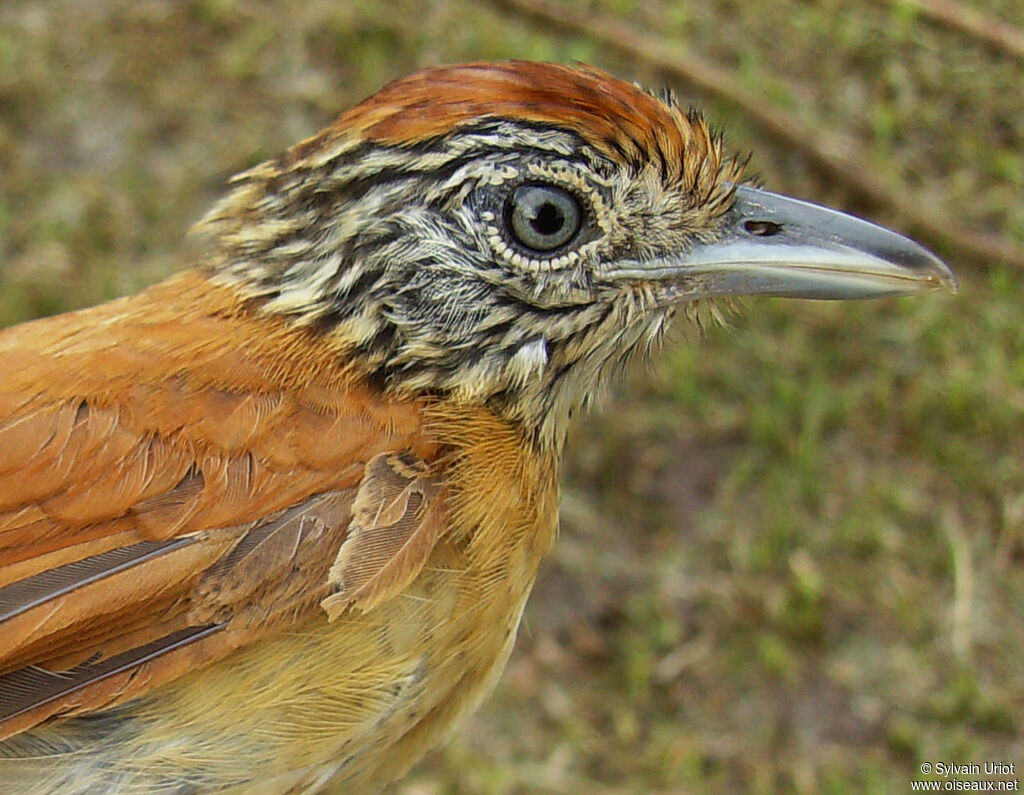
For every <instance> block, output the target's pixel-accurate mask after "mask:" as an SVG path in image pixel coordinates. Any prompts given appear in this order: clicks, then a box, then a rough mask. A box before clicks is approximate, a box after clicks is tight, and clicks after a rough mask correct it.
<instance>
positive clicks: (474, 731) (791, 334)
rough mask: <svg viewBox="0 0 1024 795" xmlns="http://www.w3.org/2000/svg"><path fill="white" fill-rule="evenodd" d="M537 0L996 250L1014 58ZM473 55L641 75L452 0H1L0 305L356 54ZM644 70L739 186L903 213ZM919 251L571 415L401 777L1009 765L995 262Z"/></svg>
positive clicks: (1012, 534)
mask: <svg viewBox="0 0 1024 795" xmlns="http://www.w3.org/2000/svg"><path fill="white" fill-rule="evenodd" d="M561 6H562V7H563V8H566V9H573V10H579V9H581V8H582V9H585V10H586V12H587V13H588V14H595V15H596V14H601V15H607V16H609V17H611V18H613V19H615V20H618V21H620V22H622V23H624V24H628V25H630V26H632V27H634V28H637V29H640V30H643V31H647V32H648V33H652V34H654V35H657V36H659V37H660V38H661V39H662V40H663V41H664V42H665V43H666V44H667V45H670V46H672V47H676V48H678V49H679V50H680V51H681V52H691V53H696V54H699V55H701V56H703V57H706V58H708V59H711V60H712V61H713V62H714V63H717V64H719V65H720V66H722V67H723V68H725V69H727V70H728V71H729V72H730V73H731V74H732V75H733V76H734V77H735V78H736V79H738V80H739V81H741V83H742V85H744V86H745V87H746V88H748V89H749V90H752V91H755V92H757V93H758V94H759V95H760V96H761V97H763V101H764V103H766V104H769V105H771V106H773V107H775V108H778V109H779V110H781V111H785V112H786V113H788V114H790V115H791V116H792V117H793V118H795V119H798V120H799V121H800V122H801V123H805V124H808V125H811V126H814V127H817V128H820V129H827V130H829V131H830V133H831V134H832V135H834V136H836V140H838V141H840V142H843V141H846V142H849V144H850V145H851V146H856V147H858V148H860V149H861V150H863V151H864V152H866V156H867V158H868V163H867V167H869V168H870V169H871V171H872V174H873V175H874V176H875V177H876V178H877V179H880V180H882V181H883V182H884V183H885V184H888V185H893V186H903V187H905V188H907V189H910V190H912V191H913V195H914V196H915V197H916V199H917V200H918V201H920V202H921V204H922V207H925V208H928V209H933V210H936V211H941V212H944V213H947V214H948V215H950V216H952V217H954V218H956V219H957V221H958V223H961V224H963V225H965V226H966V227H968V228H970V229H973V230H977V231H984V232H988V233H991V234H995V235H999V236H1003V237H1004V238H1005V239H1006V240H1010V241H1016V243H1018V244H1022V243H1024V200H1022V197H1024V132H1022V131H1024V90H1022V85H1024V63H1022V61H1021V60H1020V59H1019V58H1015V57H1014V56H1013V55H1012V54H1009V53H1007V52H1004V51H1000V50H999V49H997V48H993V47H991V46H988V45H985V44H982V43H979V42H978V41H975V40H973V39H972V38H971V37H969V36H967V35H965V34H963V33H960V32H957V31H954V30H951V29H948V28H946V27H943V26H941V25H938V24H936V23H934V22H932V21H930V20H928V19H926V18H924V17H922V16H921V15H920V14H919V13H917V12H916V11H915V10H914V8H913V6H912V4H909V3H901V2H899V0H878V2H852V1H851V2H842V1H841V0H814V1H813V2H812V1H810V0H782V1H781V2H776V3H771V4H768V3H755V2H752V1H751V2H745V1H744V0H702V1H701V2H669V0H653V1H646V2H641V1H640V0H594V1H593V2H582V0H561ZM977 7H978V8H981V9H983V10H985V11H987V12H988V13H990V14H992V15H993V16H995V17H999V18H1002V19H1003V20H1005V21H1008V22H1019V21H1020V20H1021V18H1022V16H1024V6H1022V4H1021V2H1020V0H990V1H989V2H984V3H981V2H978V3H977ZM504 57H521V58H535V59H545V60H555V61H569V60H572V59H580V60H584V61H587V62H590V63H594V64H597V65H599V66H602V67H604V68H607V69H609V70H611V71H613V72H616V73H618V74H620V75H622V76H626V77H631V78H637V79H641V80H643V81H644V82H647V83H649V84H654V85H658V84H661V83H669V84H673V81H672V80H671V79H670V78H668V77H667V76H666V75H663V74H660V73H659V72H658V71H657V70H655V69H653V68H651V67H650V66H648V65H646V64H645V63H643V62H642V61H641V60H638V59H636V58H633V59H627V58H625V57H623V56H617V55H616V54H615V52H614V51H613V49H612V48H610V47H609V46H607V44H606V43H603V42H599V41H596V40H593V39H591V38H588V37H587V36H583V35H573V34H571V33H567V32H565V31H561V32H558V33H552V32H549V31H548V30H545V28H544V26H543V25H539V24H538V23H536V22H531V21H529V20H526V19H524V18H522V17H518V16H516V15H515V14H510V13H509V12H507V11H505V12H502V11H499V10H496V9H495V8H494V7H492V6H491V5H490V4H488V3H470V2H466V1H465V0H431V1H429V2H422V1H417V2H414V1H413V0H398V2H392V3H380V2H370V1H369V0H365V1H364V0H352V1H351V2H345V1H344V0H330V1H328V0H310V1H309V2H299V0H281V2H259V1H258V0H188V1H183V2H169V1H168V2H161V1H159V0H132V1H130V2H129V1H128V0H125V1H123V2H122V1H121V0H92V1H91V2H83V0H45V1H39V2H32V1H30V0H4V2H3V3H0V325H6V324H11V323H15V322H18V321H21V320H25V319H28V318H30V317H34V316H38V315H42V314H49V313H53V312H58V311H63V310H67V309H70V308H73V307H78V306H83V305H87V304H91V303H94V302H97V301H100V300H103V299H105V298H107V297H110V296H114V295H118V294H123V293H126V292H130V291H133V290H136V289H138V288H140V287H142V286H143V285H146V284H149V283H152V282H153V281H156V280H157V279H159V278H160V277H161V276H163V275H165V274H167V273H169V272H171V271H172V270H174V269H176V268H181V267H185V266H187V265H188V264H189V261H190V257H191V256H192V252H191V250H190V248H189V245H188V244H187V243H185V242H184V241H183V234H184V232H185V230H186V229H187V228H188V227H189V225H190V224H191V223H192V222H194V221H195V220H196V219H197V218H198V217H199V216H200V215H201V214H202V212H203V211H204V209H205V208H206V207H207V206H208V205H209V204H210V202H211V201H212V200H213V199H214V198H215V197H216V196H217V195H218V194H219V193H220V191H221V190H223V187H224V184H225V181H226V179H227V178H228V177H229V176H230V175H231V174H232V173H234V172H236V171H238V170H241V169H243V168H245V167H247V166H250V165H252V164H254V163H256V162H258V161H260V160H262V159H264V158H267V157H269V156H272V155H274V154H276V153H277V152H279V151H280V150H281V149H282V148H284V147H285V146H287V145H288V144H290V143H292V142H293V141H295V140H297V139H299V138H301V137H304V136H306V135H309V134H311V133H313V132H314V131H316V130H317V129H318V128H319V127H320V126H322V125H323V124H325V123H326V122H328V121H329V120H330V119H331V118H332V117H333V116H334V115H335V114H336V113H337V112H338V111H340V110H341V109H342V108H344V107H346V106H348V105H350V104H351V103H353V102H355V101H357V100H358V99H360V98H362V97H363V96H365V95H367V94H369V93H371V92H372V91H373V90H375V89H376V88H377V87H378V86H379V85H380V84H381V83H383V82H384V81H386V80H388V79H391V78H394V77H398V76H400V75H402V74H405V73H407V72H409V71H411V70H413V69H415V68H417V67H419V66H423V65H427V64H432V63H438V62H445V61H461V60H469V59H478V58H504ZM674 85H675V87H676V89H677V90H678V91H679V93H680V95H681V96H683V97H690V96H694V97H695V99H697V100H699V101H700V103H701V104H702V105H704V106H705V108H706V110H707V112H708V114H709V115H710V116H711V117H712V118H713V119H715V120H717V121H718V122H719V123H720V124H721V125H723V126H724V127H725V129H726V130H727V131H728V133H729V135H730V138H731V139H732V140H733V142H734V144H735V145H736V146H737V147H738V148H740V149H743V150H749V151H753V152H754V158H753V166H754V168H755V170H756V171H757V172H759V173H760V174H761V175H763V177H764V178H765V180H766V182H767V184H768V185H769V186H770V187H771V188H773V189H775V190H779V191H784V192H791V193H793V194H796V195H800V196H804V197H807V198H811V199H814V200H818V201H822V202H827V203H831V204H834V205H837V206H840V207H845V208H847V209H852V210H854V211H857V212H860V213H861V214H865V215H868V216H870V217H873V218H876V219H877V220H880V221H881V222H884V223H887V224H890V225H892V226H895V227H897V228H901V227H902V226H903V223H902V220H901V218H900V217H898V216H892V215H887V214H886V211H885V209H884V208H882V207H878V206H872V205H870V204H866V203H864V202H863V201H860V200H858V199H857V197H856V196H855V195H853V194H851V192H850V191H849V190H848V189H846V188H845V187H844V185H843V184H842V183H841V181H837V180H834V179H830V178H828V177H827V176H823V175H822V174H821V173H820V172H818V171H817V170H816V169H815V168H814V167H813V166H812V165H811V164H809V163H808V162H807V160H806V158H804V157H803V156H802V155H801V154H800V153H799V152H797V151H794V149H793V148H792V147H785V146H780V145H778V144H777V143H775V142H774V141H773V140H771V139H770V138H768V137H767V136H765V135H764V134H763V133H760V132H759V130H758V128H757V126H756V125H755V124H754V123H752V122H751V121H750V120H749V119H747V118H745V117H744V115H743V114H742V113H740V112H737V111H735V110H733V109H731V107H730V106H729V105H728V104H726V103H723V102H721V101H719V100H718V98H716V97H714V96H710V97H708V96H704V97H700V96H695V95H694V92H693V90H692V87H691V86H688V85H686V84H685V83H675V84H674ZM940 251H941V253H943V254H945V255H946V256H947V257H948V258H949V260H950V262H951V264H952V265H953V267H954V268H955V269H956V270H957V272H958V275H959V276H960V279H961V293H960V295H958V296H955V297H953V296H940V295H929V296H925V297H919V298H914V299H901V300H888V301H881V302H874V303H860V304H826V303H815V302H785V301H777V300H758V301H750V302H748V304H747V306H746V309H745V312H744V313H743V316H742V317H741V318H740V319H739V320H737V321H735V322H734V324H733V328H729V329H716V330H713V331H711V332H710V333H709V334H708V335H707V336H706V338H704V339H696V338H691V339H683V338H681V339H679V340H678V341H677V342H676V343H674V344H672V345H670V346H669V347H668V350H666V351H665V352H664V353H663V355H661V356H660V357H659V358H658V359H657V360H656V362H655V363H654V365H653V366H652V367H651V368H650V370H651V372H642V371H638V372H636V373H633V374H631V375H630V376H629V377H628V378H627V379H626V382H625V383H624V384H622V385H621V388H620V389H618V390H617V393H616V394H617V397H616V398H614V399H613V400H611V401H610V402H609V403H608V404H607V405H606V406H605V407H604V409H603V411H602V412H601V413H599V414H597V415H595V416H593V417H590V418H588V419H586V420H584V421H583V422H581V423H580V425H579V427H578V428H577V430H576V432H575V434H574V436H573V439H572V442H571V446H570V454H569V460H568V467H567V473H566V494H565V501H564V510H563V532H562V537H561V539H560V542H559V544H558V547H557V550H556V552H555V553H554V555H553V556H552V559H551V560H550V561H549V562H548V564H547V566H546V567H545V568H544V570H543V572H542V575H541V578H540V580H539V582H538V585H537V588H536V591H535V595H534V598H533V599H532V601H531V603H530V606H529V609H528V610H527V615H526V619H525V626H524V630H523V632H522V634H521V637H520V641H519V644H518V647H517V650H516V652H515V655H514V657H513V659H512V661H511V663H510V665H509V669H508V671H507V673H506V676H505V677H504V679H503V681H502V683H501V685H500V686H499V688H498V690H497V692H496V693H495V695H494V697H493V698H492V699H491V700H490V701H489V702H488V703H487V704H486V706H485V707H484V708H483V709H482V710H481V712H480V713H479V714H478V715H477V716H476V717H475V718H474V719H473V720H472V721H471V722H469V723H468V725H465V726H464V727H462V730H461V731H460V732H459V733H458V734H457V735H456V736H455V738H454V739H453V740H452V742H451V743H450V744H448V745H447V746H446V747H445V748H444V749H442V750H439V751H438V752H436V753H434V754H432V755H431V756H429V757H428V758H427V759H426V760H425V762H424V763H423V764H421V765H420V766H419V767H418V768H417V769H416V771H415V772H414V774H413V775H412V776H410V778H409V779H408V780H407V781H405V782H404V783H403V784H402V785H401V786H399V787H397V788H396V792H403V793H407V795H435V794H438V795H439V794H440V793H519V792H524V793H525V792H537V793H563V792H565V793H571V792H596V793H611V792H622V793H647V792H664V793H669V792H671V793H682V792H737V793H746V792H750V793H775V792H794V793H819V792H820V793H860V792H869V793H875V792H878V793H888V792H907V791H909V782H910V780H911V779H912V778H915V777H918V775H917V769H918V766H919V765H920V763H921V762H924V761H930V762H936V761H943V762H957V763H967V762H979V763H981V762H984V761H999V762H1007V763H1010V762H1013V763H1015V764H1016V765H1017V769H1018V775H1019V773H1020V771H1022V769H1024V740H1022V739H1021V738H1022V735H1024V577H1022V571H1024V455H1022V454H1024V449H1022V448H1024V323H1022V312H1021V300H1022V298H1024V279H1022V274H1021V273H1020V272H1019V271H1018V270H1016V269H1014V268H1012V267H1010V266H1007V265H1003V264H1000V263H999V262H994V261H985V262H979V261H969V260H966V259H964V258H962V257H960V256H959V255H958V254H957V250H956V248H955V247H950V248H947V249H946V250H940ZM0 377H2V374H0Z"/></svg>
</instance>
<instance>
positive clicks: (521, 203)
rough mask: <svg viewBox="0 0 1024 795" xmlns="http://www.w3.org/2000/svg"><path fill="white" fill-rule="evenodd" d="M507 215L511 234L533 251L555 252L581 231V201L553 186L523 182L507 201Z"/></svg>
mask: <svg viewBox="0 0 1024 795" xmlns="http://www.w3.org/2000/svg"><path fill="white" fill-rule="evenodd" d="M506 218H507V223H508V225H509V227H510V228H511V231H512V235H513V236H514V237H515V239H516V240H517V241H518V242H519V243H520V244H521V245H523V246H525V247H526V248H528V249H532V250H533V251H544V252H547V251H554V250H555V249H557V248H560V247H562V246H564V245H565V244H566V243H568V242H569V241H570V240H572V239H573V237H575V235H576V233H577V232H578V231H579V230H580V223H581V220H582V213H581V212H580V205H579V202H577V201H576V198H575V197H574V196H573V195H572V194H571V193H569V192H568V191H567V190H563V189H562V188H556V187H554V186H551V185H520V186H519V187H518V188H516V189H515V190H514V191H513V192H512V195H511V196H510V197H509V200H508V207H507V210H506Z"/></svg>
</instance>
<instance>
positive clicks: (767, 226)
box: [743, 221, 782, 237]
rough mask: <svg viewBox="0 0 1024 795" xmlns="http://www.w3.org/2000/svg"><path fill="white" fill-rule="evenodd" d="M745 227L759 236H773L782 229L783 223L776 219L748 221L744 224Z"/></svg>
mask: <svg viewBox="0 0 1024 795" xmlns="http://www.w3.org/2000/svg"><path fill="white" fill-rule="evenodd" d="M743 228H744V229H746V230H747V231H748V232H749V233H750V234H752V235H757V236H758V237H771V236H772V235H777V234H778V233H779V232H781V231H782V225H781V224H777V223H775V222H774V221H747V222H746V223H744V224H743Z"/></svg>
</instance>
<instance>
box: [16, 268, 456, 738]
mask: <svg viewBox="0 0 1024 795" xmlns="http://www.w3.org/2000/svg"><path fill="white" fill-rule="evenodd" d="M218 290H221V292H220V293H218ZM222 293H223V288H214V287H213V286H212V285H210V284H209V283H207V282H205V281H204V280H203V278H202V277H201V276H200V275H198V274H195V273H192V274H185V275H183V276H181V277H177V278H176V279H175V280H171V281H169V282H167V283H165V284H164V285H160V286H158V287H156V288H152V289H151V290H150V291H147V292H145V293H142V294H140V295H139V296H135V297H133V298H130V299H122V300H120V301H116V302H112V303H110V304H107V305H104V306H100V307H95V308H93V309H90V310H85V311H83V312H79V313H74V314H71V315H66V316H60V317H57V318H50V319H47V320H43V321H36V322H35V323H31V324H27V325H25V326H20V327H16V328H14V329H9V330H7V331H5V332H2V333H0V371H4V372H5V373H11V374H12V375H11V376H10V377H9V378H7V377H5V379H4V381H3V382H2V383H0V736H5V735H9V734H10V733H13V732H18V731H22V730H24V729H26V728H30V727H31V726H33V725H36V724H37V723H38V722H40V721H43V720H46V719H48V718H50V717H53V716H59V715H68V714H80V713H82V712H87V711H90V710H96V709H103V708H106V707H109V706H111V705H113V704H116V703H119V702H121V701H123V700H125V699H127V698H130V697H131V696H133V695H135V694H138V693H141V692H143V691H145V690H146V689H148V688H152V687H155V686H157V685H159V684H161V683H163V682H166V681H169V680H170V679H173V678H175V677H177V676H180V675H182V674H183V673H185V672H187V671H190V670H193V669H194V668H196V667H198V666H201V665H204V664H208V663H210V662H213V661H214V660H217V659H219V658H220V657H222V656H224V655H225V654H228V653H230V652H231V651H232V650H233V649H235V648H238V647H239V646H241V645H244V644H247V643H250V642H252V641H254V640H256V639H258V638H259V637H262V636H263V635H264V634H266V633H272V632H278V631H281V630H282V629H283V628H285V627H287V626H289V625H291V624H294V623H295V622H297V621H301V620H306V619H308V618H309V617H310V616H312V615H318V616H321V617H322V618H323V620H326V617H325V616H323V614H322V611H321V610H320V608H319V604H320V602H321V601H322V600H323V599H325V598H326V597H328V596H329V595H330V592H331V586H330V584H329V581H330V578H329V571H330V567H331V563H332V562H334V561H335V559H336V558H337V556H338V553H339V550H340V549H341V547H342V544H343V542H344V540H345V538H346V534H347V532H348V526H349V523H350V520H351V516H352V511H353V501H354V499H355V496H356V493H357V488H358V486H359V483H360V481H361V480H362V479H363V478H364V475H365V473H366V467H367V462H369V461H371V459H373V458H374V457H375V456H380V455H383V454H390V453H394V452H396V451H409V455H412V456H415V457H417V459H418V460H430V459H431V458H432V457H433V456H435V455H436V453H437V447H436V444H435V443H434V442H432V441H431V440H430V439H429V438H426V436H425V435H424V433H423V431H422V416H421V414H422V412H421V407H420V406H418V405H416V404H414V403H402V402H396V401H391V400H388V399H386V398H384V397H382V396H380V395H377V394H375V393H373V392H371V391H370V390H369V389H367V388H365V387H362V386H360V385H359V384H358V382H357V381H356V380H354V376H353V375H352V374H351V373H349V372H348V371H346V370H345V369H344V367H342V366H341V365H340V364H339V359H338V356H337V354H336V353H331V352H330V351H321V350H320V348H318V347H317V341H316V340H315V339H310V338H309V336H308V335H309V333H310V332H308V331H306V330H301V329H298V330H296V329H291V328H289V327H286V326H284V324H283V322H282V321H279V320H276V319H272V318H261V317H258V316H255V315H253V314H252V313H249V314H246V313H241V312H239V311H238V310H237V308H236V307H235V306H234V304H233V303H232V301H234V300H236V298H235V297H234V296H227V297H225V295H223V294H222ZM228 299H230V300H228ZM217 302H220V303H217ZM306 359H308V361H306ZM417 494H418V495H419V496H418V497H417V499H420V498H421V497H422V496H423V494H422V493H420V492H417ZM433 532H434V530H432V529H431V530H428V531H427V535H429V534H430V533H433ZM420 546H422V544H421V545H420ZM417 549H418V547H417ZM417 554H418V553H417ZM420 565H422V563H420ZM400 569H401V571H403V572H407V571H408V570H409V566H408V565H404V566H401V567H400ZM391 579H392V580H393V579H394V578H393V577H392V578H391ZM389 581H390V580H389Z"/></svg>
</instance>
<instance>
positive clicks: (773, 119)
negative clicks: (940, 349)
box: [488, 0, 1024, 268]
mask: <svg viewBox="0 0 1024 795" xmlns="http://www.w3.org/2000/svg"><path fill="white" fill-rule="evenodd" d="M488 2H490V4H491V5H492V6H495V7H496V8H499V9H501V10H503V11H505V12H512V13H515V14H518V15H520V16H523V17H525V18H527V19H532V20H534V21H537V22H542V23H544V24H545V25H546V26H548V27H553V28H556V29H561V30H563V31H566V32H569V33H573V34H577V35H585V36H589V37H591V38H593V39H596V40H598V41H600V42H601V43H602V44H606V45H608V46H609V47H613V48H615V49H617V50H619V51H620V52H623V53H625V54H626V55H628V56H629V57H630V58H634V59H636V60H638V61H639V62H641V63H646V64H649V65H651V66H654V67H656V68H658V69H661V70H664V71H665V72H667V73H669V74H672V75H674V76H675V77H677V78H678V79H681V80H684V81H686V82H688V83H690V84H691V85H693V86H695V87H696V88H697V89H698V90H699V91H702V92H704V93H706V94H710V95H714V96H716V97H718V98H720V99H721V100H722V101H724V102H726V103H728V104H730V105H732V106H733V107H735V108H737V109H739V110H740V111H741V112H742V113H743V114H744V115H745V116H746V117H747V118H749V119H751V120H752V121H754V122H755V123H756V124H757V125H758V126H760V127H761V128H762V129H763V130H764V131H765V132H766V133H767V134H768V135H770V136H772V137H773V138H775V139H776V140H778V141H780V142H782V143H784V144H785V145H786V146H788V147H791V148H793V149H795V150H797V151H799V152H801V153H802V154H803V155H804V156H805V157H806V158H807V159H808V160H809V161H811V162H812V163H814V164H815V166H816V167H817V168H819V169H820V170H821V171H823V172H824V173H827V174H829V175H830V176H832V177H834V178H836V179H838V180H840V181H841V182H842V183H843V184H845V185H846V186H848V188H849V189H850V190H851V191H853V192H855V193H857V194H858V195H860V196H862V197H864V198H866V199H868V200H869V201H871V202H872V203H874V204H876V205H878V206H881V207H885V208H887V209H888V210H889V211H891V212H892V213H894V214H895V215H898V216H900V217H901V218H903V219H905V221H906V224H905V226H906V227H908V229H909V231H912V232H914V233H916V234H917V235H919V236H920V237H922V238H924V239H925V240H926V241H927V242H928V243H930V244H932V245H940V246H942V247H945V248H946V249H947V250H952V251H955V252H958V253H959V254H961V255H963V256H965V257H966V258H969V259H971V260H976V261H978V262H979V263H981V264H990V263H992V262H996V261H999V262H1006V263H1009V264H1012V265H1014V266H1016V267H1019V268H1024V248H1021V247H1020V246H1017V245H1015V244H1014V243H1012V242H1010V241H1008V240H1006V239H1004V238H1002V237H999V236H998V235H994V234H989V233H985V232H978V231H976V230H973V229H969V228H967V227H965V226H963V225H961V224H960V223H959V222H958V221H957V220H956V219H954V218H953V217H952V216H950V215H948V214H946V213H942V212H936V211H933V210H929V209H927V208H924V207H922V206H921V202H920V198H919V196H917V195H915V194H914V193H913V192H912V191H910V190H908V189H907V188H905V187H903V186H894V185H889V184H886V183H884V182H882V181H881V180H879V179H877V178H875V177H874V176H873V172H874V169H872V168H871V167H870V166H869V164H868V159H867V158H866V157H865V156H864V155H863V154H862V153H861V152H859V151H853V150H852V149H851V144H850V142H849V141H848V140H846V139H840V138H839V137H838V136H835V135H833V134H831V133H829V132H827V131H825V130H820V129H817V128H815V127H812V126H810V125H807V124H805V123H802V122H800V121H798V120H797V119H795V118H794V117H792V116H790V115H789V114H786V113H784V112H782V111H780V110H779V109H777V108H775V107H772V106H771V105H768V104H767V103H766V102H765V100H764V97H762V96H760V95H758V94H755V93H754V92H752V91H750V90H749V89H747V88H746V87H745V86H743V85H742V84H741V83H740V81H739V80H737V79H736V77H734V76H733V74H732V73H731V72H729V71H728V70H725V69H722V68H721V67H719V66H717V65H715V64H714V63H711V62H709V61H707V60H705V59H703V58H701V57H699V56H697V55H694V54H693V53H687V52H684V51H681V50H680V49H679V48H678V47H672V46H669V44H667V43H666V42H665V41H664V40H663V39H660V38H658V37H656V36H653V35H650V34H647V33H644V32H642V31H639V30H635V29H633V28H631V27H629V26H627V25H624V24H622V23H621V22H619V21H617V20H615V19H612V18H610V17H607V16H602V15H599V14H593V13H583V12H580V11H577V10H575V9H572V8H567V7H565V6H560V5H556V4H554V3H550V2H546V1H545V0H488Z"/></svg>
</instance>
